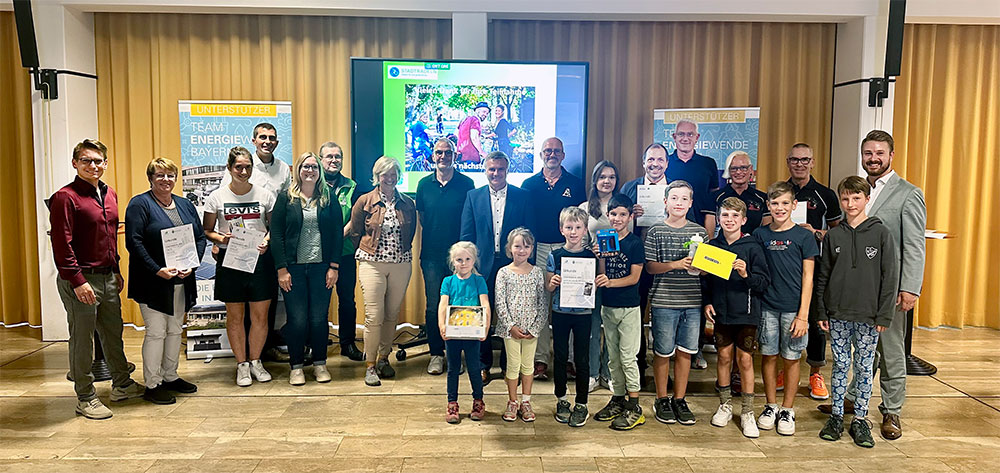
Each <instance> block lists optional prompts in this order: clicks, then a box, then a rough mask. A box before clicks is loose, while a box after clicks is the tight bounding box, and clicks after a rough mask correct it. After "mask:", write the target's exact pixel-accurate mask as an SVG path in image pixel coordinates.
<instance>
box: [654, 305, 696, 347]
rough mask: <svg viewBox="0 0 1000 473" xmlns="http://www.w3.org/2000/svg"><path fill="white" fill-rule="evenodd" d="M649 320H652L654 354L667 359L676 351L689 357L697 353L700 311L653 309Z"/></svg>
mask: <svg viewBox="0 0 1000 473" xmlns="http://www.w3.org/2000/svg"><path fill="white" fill-rule="evenodd" d="M650 318H652V319H653V353H654V354H656V355H657V356H661V357H664V358H669V357H671V356H674V352H675V351H677V350H680V351H682V352H684V353H687V354H690V355H694V354H695V353H698V340H699V338H700V337H701V333H700V331H699V330H700V328H701V310H699V309H698V308H697V307H693V308H689V309H668V308H666V307H653V309H652V313H651V314H650Z"/></svg>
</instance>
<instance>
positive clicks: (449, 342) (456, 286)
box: [438, 241, 490, 424]
mask: <svg viewBox="0 0 1000 473" xmlns="http://www.w3.org/2000/svg"><path fill="white" fill-rule="evenodd" d="M477 257H478V252H477V251H476V246H475V245H473V244H472V243H470V242H467V241H460V242H458V243H455V244H454V245H452V246H451V249H450V250H449V251H448V265H449V266H451V269H452V270H453V271H454V272H455V274H453V275H451V276H448V277H446V278H444V281H443V282H442V283H441V302H440V303H439V304H438V327H440V329H441V338H443V339H444V340H445V353H446V355H447V356H448V412H447V414H446V416H445V419H446V420H447V421H448V423H449V424H457V423H459V422H461V419H460V418H459V416H458V375H459V370H460V369H461V365H462V352H465V367H466V370H467V371H468V372H469V381H470V382H471V383H472V412H470V413H469V418H470V419H472V420H482V418H483V416H484V415H485V414H486V403H484V402H483V378H482V377H480V375H479V373H480V370H481V368H480V366H479V347H480V344H481V343H483V342H484V341H485V340H486V335H487V333H489V330H490V303H489V297H488V294H489V291H488V290H487V289H486V279H484V278H483V277H482V276H480V275H479V273H478V272H477V271H476V261H477ZM461 307H482V309H481V312H479V311H472V310H462V309H461ZM449 324H450V325H451V326H452V331H451V336H450V337H449V335H448V334H449V330H448V325H449ZM476 327H482V330H481V331H479V332H478V333H477V334H475V335H472V334H460V332H462V331H474V329H475V328H476ZM473 337H475V338H473Z"/></svg>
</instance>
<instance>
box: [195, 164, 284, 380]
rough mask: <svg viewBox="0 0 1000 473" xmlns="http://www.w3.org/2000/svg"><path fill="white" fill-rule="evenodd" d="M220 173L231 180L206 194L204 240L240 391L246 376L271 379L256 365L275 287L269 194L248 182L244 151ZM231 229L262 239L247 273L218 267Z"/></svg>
mask: <svg viewBox="0 0 1000 473" xmlns="http://www.w3.org/2000/svg"><path fill="white" fill-rule="evenodd" d="M226 169H227V170H228V172H229V174H230V176H231V178H232V180H231V182H230V183H229V184H228V185H225V186H222V187H220V188H218V189H216V190H215V191H213V192H212V194H211V195H209V196H208V199H207V200H206V201H205V216H204V221H203V226H204V227H205V236H206V237H208V239H209V240H210V241H211V242H212V243H213V244H215V245H216V246H217V247H218V248H219V253H218V257H217V264H216V266H215V268H216V270H215V298H216V299H217V300H219V301H222V302H224V303H225V304H226V333H227V334H228V335H229V345H230V347H231V348H232V350H233V354H234V355H235V356H236V363H237V365H236V384H237V385H239V386H244V387H245V386H249V385H250V384H252V380H251V374H252V375H253V377H254V378H256V379H257V381H258V382H262V383H266V382H268V381H270V380H271V374H270V373H268V372H267V370H265V369H264V365H262V364H261V362H260V354H261V351H263V349H264V341H265V340H266V339H267V310H268V306H269V305H270V303H271V299H272V298H274V297H276V296H277V294H276V292H277V288H278V278H277V273H276V272H275V269H274V259H273V258H272V256H271V252H270V251H269V248H270V246H269V240H270V236H269V234H268V227H269V226H270V221H271V210H272V209H273V208H274V193H273V192H271V191H269V190H267V189H265V188H263V187H260V186H255V185H253V184H251V183H250V176H251V175H252V174H253V156H252V155H251V154H250V151H248V150H247V149H246V148H244V147H242V146H237V147H235V148H233V149H231V150H230V151H229V161H228V162H227V164H226ZM235 227H243V228H246V229H248V230H254V231H256V232H258V234H261V235H264V236H263V238H261V241H260V242H259V243H258V244H257V251H258V252H259V253H260V256H259V257H258V260H257V264H256V266H255V267H254V270H253V272H252V273H249V272H245V271H240V270H237V269H232V268H227V267H224V266H223V263H224V262H225V258H226V247H227V246H228V244H229V240H230V238H231V237H232V230H233V228H235ZM246 303H249V305H250V336H249V340H250V353H249V354H248V353H247V350H246V344H247V334H246V329H244V326H243V317H244V304H246ZM248 355H249V356H248Z"/></svg>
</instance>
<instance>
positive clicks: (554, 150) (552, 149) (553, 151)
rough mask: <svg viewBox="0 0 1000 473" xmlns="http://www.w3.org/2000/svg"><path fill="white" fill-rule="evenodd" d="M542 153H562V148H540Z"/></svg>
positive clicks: (550, 154) (548, 154) (547, 154)
mask: <svg viewBox="0 0 1000 473" xmlns="http://www.w3.org/2000/svg"><path fill="white" fill-rule="evenodd" d="M542 154H544V155H546V156H552V155H556V154H563V150H561V149H559V148H545V149H543V150H542Z"/></svg>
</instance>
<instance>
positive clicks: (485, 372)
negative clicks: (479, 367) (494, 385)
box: [483, 370, 493, 386]
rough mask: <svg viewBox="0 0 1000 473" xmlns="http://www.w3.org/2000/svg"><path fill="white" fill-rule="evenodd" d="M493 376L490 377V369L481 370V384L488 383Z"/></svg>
mask: <svg viewBox="0 0 1000 473" xmlns="http://www.w3.org/2000/svg"><path fill="white" fill-rule="evenodd" d="M492 380H493V378H491V377H490V370H483V386H486V385H487V384H490V381H492Z"/></svg>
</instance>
